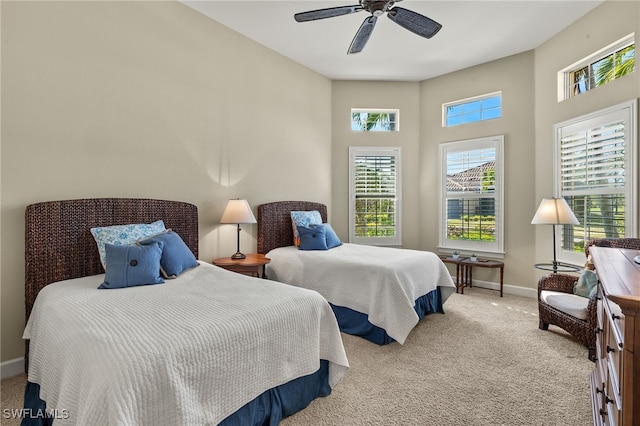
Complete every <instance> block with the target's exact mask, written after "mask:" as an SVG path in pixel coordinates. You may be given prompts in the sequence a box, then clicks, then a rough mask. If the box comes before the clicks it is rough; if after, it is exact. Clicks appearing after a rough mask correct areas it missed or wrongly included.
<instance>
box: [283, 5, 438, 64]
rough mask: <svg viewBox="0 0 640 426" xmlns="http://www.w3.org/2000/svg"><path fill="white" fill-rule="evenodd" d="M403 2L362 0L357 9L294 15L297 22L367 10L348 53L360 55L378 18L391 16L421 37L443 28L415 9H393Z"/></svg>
mask: <svg viewBox="0 0 640 426" xmlns="http://www.w3.org/2000/svg"><path fill="white" fill-rule="evenodd" d="M399 1H402V0H395V1H393V0H387V1H376V0H360V4H356V5H353V6H338V7H329V8H326V9H318V10H310V11H308V12H300V13H296V14H295V15H293V17H294V19H295V20H296V21H297V22H307V21H315V20H318V19H325V18H333V17H335V16H342V15H349V14H351V13H356V12H360V11H362V10H366V11H367V12H369V13H370V14H371V16H368V17H367V18H365V20H364V22H363V23H362V25H361V26H360V28H359V29H358V32H357V33H356V36H355V37H354V38H353V41H351V45H350V46H349V50H347V54H351V53H358V52H360V51H362V49H364V46H365V45H366V44H367V41H369V37H370V36H371V33H372V32H373V28H374V27H375V25H376V21H377V20H378V16H381V15H383V14H384V13H386V14H387V17H388V18H389V19H391V20H392V21H393V22H395V23H396V24H398V25H400V26H401V27H403V28H405V29H407V30H409V31H411V32H413V33H415V34H418V35H419V36H422V37H425V38H431V37H433V36H434V35H436V33H437V32H438V31H440V28H442V25H440V24H439V23H437V22H436V21H434V20H433V19H431V18H427V17H426V16H423V15H421V14H419V13H416V12H414V11H412V10H409V9H405V8H403V7H397V6H396V7H393V5H394V4H395V3H397V2H399Z"/></svg>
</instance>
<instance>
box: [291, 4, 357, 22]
mask: <svg viewBox="0 0 640 426" xmlns="http://www.w3.org/2000/svg"><path fill="white" fill-rule="evenodd" d="M361 10H364V9H363V8H362V6H360V5H359V4H356V5H353V6H338V7H330V8H327V9H318V10H310V11H308V12H300V13H296V14H295V15H293V18H294V19H295V20H296V21H297V22H307V21H315V20H317V19H325V18H333V17H334V16H342V15H349V14H350V13H356V12H360V11H361Z"/></svg>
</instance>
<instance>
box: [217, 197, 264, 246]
mask: <svg viewBox="0 0 640 426" xmlns="http://www.w3.org/2000/svg"><path fill="white" fill-rule="evenodd" d="M220 223H235V224H237V225H238V248H237V251H236V254H234V255H232V256H231V259H244V258H246V256H245V255H244V254H242V253H240V224H241V223H256V218H255V216H253V212H252V211H251V207H250V206H249V203H248V202H247V200H240V199H235V200H229V202H228V203H227V207H226V208H225V209H224V213H222V218H220Z"/></svg>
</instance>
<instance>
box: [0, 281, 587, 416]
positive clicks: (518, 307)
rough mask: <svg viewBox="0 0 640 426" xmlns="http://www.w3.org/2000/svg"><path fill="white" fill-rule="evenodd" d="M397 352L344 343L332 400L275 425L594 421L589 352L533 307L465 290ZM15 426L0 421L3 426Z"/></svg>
mask: <svg viewBox="0 0 640 426" xmlns="http://www.w3.org/2000/svg"><path fill="white" fill-rule="evenodd" d="M445 311H446V314H445V315H440V314H436V315H430V316H428V317H427V318H425V319H424V320H423V321H421V322H420V324H419V325H418V326H417V327H416V329H414V330H413V331H412V332H411V334H410V335H409V338H408V339H407V342H406V343H405V344H404V345H399V344H397V343H393V344H391V345H387V346H377V345H374V344H372V343H369V342H367V341H365V340H363V339H360V338H358V337H353V336H349V335H343V340H344V344H345V348H346V351H347V356H348V358H349V362H350V364H351V368H350V370H349V372H348V373H347V375H346V376H345V378H344V379H343V380H342V381H341V382H340V383H338V385H337V386H336V388H335V389H334V391H333V393H332V394H331V395H329V396H328V397H326V398H319V399H317V400H315V401H313V402H312V403H311V405H309V407H307V408H306V409H305V410H303V411H301V412H299V413H297V414H295V415H293V416H291V417H290V418H288V419H285V420H284V421H283V422H282V423H281V425H282V426H318V425H326V426H329V425H336V426H338V425H363V426H364V425H367V426H369V425H381V426H382V425H385V426H387V425H412V426H420V425H424V426H431V425H438V426H440V425H465V426H474V425H478V426H482V425H491V426H493V425H510V426H511V425H532V426H533V425H535V426H540V425H558V426H560V425H562V426H571V425H576V426H584V425H588V424H591V423H592V419H591V407H590V400H589V384H588V375H589V373H590V372H591V370H592V369H593V367H594V364H593V363H591V362H590V361H589V360H588V359H587V350H586V348H584V347H582V346H581V345H580V344H579V343H577V342H575V341H574V340H572V339H571V337H569V335H568V334H566V333H565V332H564V331H562V330H560V329H559V328H556V327H554V326H551V327H550V329H549V331H541V330H539V329H538V314H537V304H536V300H535V299H529V298H523V297H517V296H511V295H505V297H503V298H500V297H499V296H498V293H497V292H495V291H491V290H485V289H478V288H475V287H474V288H472V289H465V294H464V295H461V294H454V295H453V296H451V298H450V299H449V300H448V301H447V303H446V304H445ZM24 381H25V377H24V376H18V377H16V378H11V379H5V380H2V408H3V409H5V408H20V407H21V406H22V391H23V389H24ZM5 424H6V425H14V424H18V422H17V421H15V420H6V419H4V418H3V419H2V425H5Z"/></svg>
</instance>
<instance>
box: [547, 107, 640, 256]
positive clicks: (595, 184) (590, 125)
mask: <svg viewBox="0 0 640 426" xmlns="http://www.w3.org/2000/svg"><path fill="white" fill-rule="evenodd" d="M633 135H635V101H632V102H631V103H626V104H622V105H619V106H616V107H612V108H609V109H607V110H602V111H599V112H597V113H594V114H591V115H588V116H583V117H580V118H578V119H576V120H575V121H573V122H566V123H561V124H559V125H556V153H557V154H556V161H557V170H558V175H557V178H556V182H557V190H558V192H559V196H561V197H564V198H565V199H566V200H567V202H568V203H569V206H570V207H571V209H572V210H573V212H574V213H575V215H576V217H577V219H578V221H579V222H580V223H579V224H578V225H564V226H563V227H562V229H561V230H559V232H561V234H562V235H561V239H560V241H561V244H562V250H561V253H562V257H563V259H564V260H565V261H573V262H581V261H583V260H584V255H583V254H582V253H584V244H585V242H586V241H588V240H589V239H591V238H621V237H625V236H628V237H631V236H635V235H636V233H637V226H636V224H637V213H636V211H637V195H636V191H637V190H636V189H635V188H637V182H636V181H637V172H636V170H637V165H636V162H637V160H636V159H635V158H636V157H635V156H634V155H633V152H635V151H636V142H635V138H636V137H635V136H633Z"/></svg>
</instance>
